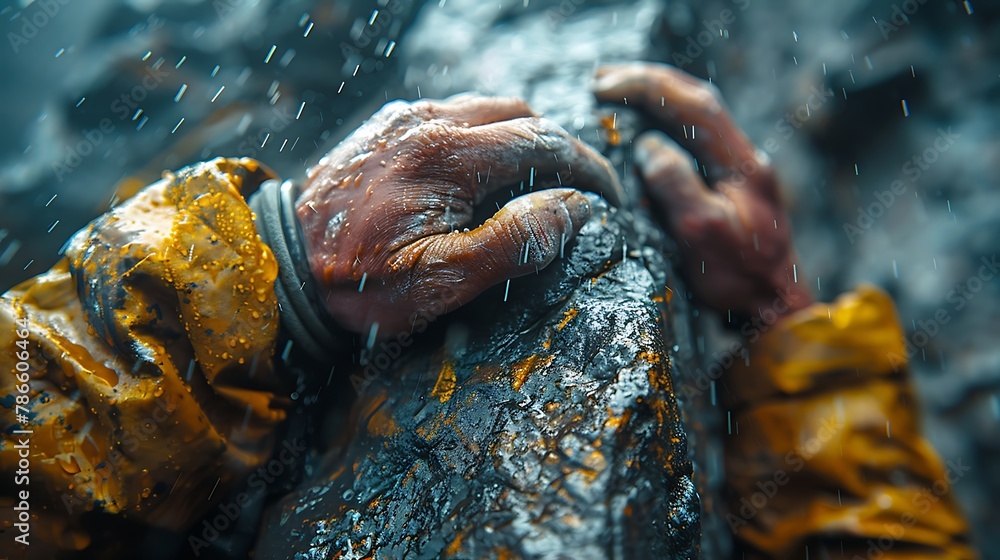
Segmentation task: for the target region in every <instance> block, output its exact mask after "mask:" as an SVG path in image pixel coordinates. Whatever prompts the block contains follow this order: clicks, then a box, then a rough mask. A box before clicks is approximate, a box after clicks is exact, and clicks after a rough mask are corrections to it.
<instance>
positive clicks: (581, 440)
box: [257, 197, 700, 558]
mask: <svg viewBox="0 0 1000 560" xmlns="http://www.w3.org/2000/svg"><path fill="white" fill-rule="evenodd" d="M592 201H593V205H594V208H595V212H594V216H593V217H592V218H591V220H590V221H589V222H588V223H587V225H586V226H584V228H583V230H582V232H581V233H580V235H579V236H578V238H577V239H576V240H574V241H572V242H570V244H568V245H567V246H566V256H565V258H564V259H561V260H559V261H557V262H556V263H554V264H552V265H550V266H549V267H548V268H546V269H544V270H543V271H541V272H540V273H539V274H538V275H537V276H528V277H524V278H520V279H515V280H514V281H512V282H511V284H510V286H509V288H508V287H507V286H498V287H497V288H496V289H493V290H491V291H490V292H487V293H486V294H485V295H484V296H482V297H481V298H480V299H479V300H477V301H476V302H474V303H472V304H470V305H468V306H467V307H466V308H463V310H461V311H459V312H458V313H457V314H454V315H448V316H447V317H444V318H442V319H440V320H439V321H438V323H437V324H435V325H434V326H433V327H432V328H431V329H430V330H428V332H427V333H426V334H424V335H418V338H417V341H416V342H415V343H414V345H413V348H412V350H410V351H408V352H406V353H405V355H404V356H403V357H402V358H400V360H399V361H398V362H397V363H396V364H395V365H393V366H392V367H391V368H390V369H389V371H387V372H385V373H384V374H382V375H379V376H376V377H374V379H373V380H371V381H370V382H368V383H367V384H366V386H365V387H364V389H363V390H362V392H361V394H360V396H359V398H358V401H357V405H356V409H355V411H354V412H353V413H352V414H351V417H352V422H353V426H352V427H351V428H349V429H348V433H350V434H352V435H351V436H350V437H351V439H350V441H349V442H347V443H346V444H345V446H344V447H343V448H342V450H340V451H339V452H337V451H334V452H331V454H329V455H328V456H327V458H326V459H325V463H324V465H322V466H321V467H320V468H319V470H318V471H317V473H316V475H315V476H314V477H313V478H312V479H310V480H307V481H305V483H304V484H303V485H302V486H301V487H300V489H299V490H297V491H296V492H295V493H293V494H292V495H290V496H288V497H287V498H285V499H283V500H282V501H281V502H280V504H279V505H278V507H276V508H274V509H272V510H271V511H270V513H269V515H268V518H267V521H266V524H265V526H264V529H263V531H262V533H261V534H262V537H261V540H260V542H259V543H258V548H257V557H259V558H288V557H291V553H290V552H289V551H293V552H294V554H295V556H294V557H295V558H330V557H333V558H355V557H357V558H361V557H373V558H403V557H406V558H436V557H449V558H539V557H545V558H640V557H659V558H692V557H696V556H697V554H698V540H699V537H700V534H699V500H698V496H697V493H696V491H695V489H694V485H693V484H692V482H691V479H690V476H691V463H690V460H689V458H688V450H687V443H686V438H685V435H684V430H683V428H682V426H681V422H680V417H679V412H678V409H677V403H676V401H675V399H674V397H673V382H672V380H671V371H670V370H671V364H672V362H673V361H674V360H675V359H676V357H675V352H674V351H673V350H672V349H673V348H674V344H675V342H674V340H673V338H672V334H671V327H670V322H669V316H670V315H669V310H668V307H667V306H668V303H667V302H668V301H669V300H670V299H671V298H672V297H673V294H672V291H671V290H669V289H666V288H665V287H666V286H667V285H668V283H669V282H670V281H669V280H668V274H669V272H668V267H667V265H666V262H665V261H664V260H663V258H662V257H661V254H660V249H661V247H660V243H661V240H660V239H659V236H658V233H657V232H656V230H655V228H654V227H653V226H652V225H651V224H650V223H649V222H647V221H645V220H642V219H640V218H638V217H636V216H634V215H632V214H629V213H627V212H624V211H614V210H608V209H607V207H606V206H605V205H604V203H603V202H602V201H600V200H599V199H597V198H596V197H592ZM485 318H489V320H484V319H485ZM416 328H417V329H419V330H422V329H421V328H420V324H419V323H417V327H416ZM419 330H418V332H419ZM377 348H378V349H376V350H375V351H374V352H373V355H372V358H371V362H372V363H373V364H381V363H382V362H383V361H387V360H386V359H385V358H387V357H388V358H391V357H393V355H394V354H395V355H398V354H399V352H398V348H399V347H398V346H395V347H394V346H393V343H389V344H388V345H377ZM369 377H372V376H369Z"/></svg>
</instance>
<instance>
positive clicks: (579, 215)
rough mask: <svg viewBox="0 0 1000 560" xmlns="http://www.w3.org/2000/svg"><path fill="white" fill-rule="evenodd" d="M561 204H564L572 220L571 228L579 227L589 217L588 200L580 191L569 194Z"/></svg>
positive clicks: (576, 228)
mask: <svg viewBox="0 0 1000 560" xmlns="http://www.w3.org/2000/svg"><path fill="white" fill-rule="evenodd" d="M563 204H565V205H566V209H567V210H568V211H569V218H570V220H571V221H572V222H573V229H574V230H578V229H580V227H581V226H583V224H585V223H586V222H587V220H589V219H590V212H591V208H590V201H589V200H587V196H586V195H584V194H583V193H580V192H574V193H573V194H572V195H570V196H569V198H567V199H566V200H565V201H563Z"/></svg>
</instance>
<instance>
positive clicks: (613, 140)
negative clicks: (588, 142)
mask: <svg viewBox="0 0 1000 560" xmlns="http://www.w3.org/2000/svg"><path fill="white" fill-rule="evenodd" d="M617 125H618V123H617V118H616V116H615V115H611V116H610V117H604V118H602V119H601V126H602V127H604V132H605V134H606V136H607V139H608V144H611V145H612V146H617V145H618V144H621V143H622V134H621V132H620V131H619V130H618V126H617Z"/></svg>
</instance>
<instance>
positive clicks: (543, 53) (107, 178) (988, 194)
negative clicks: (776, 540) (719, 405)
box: [0, 0, 1000, 557]
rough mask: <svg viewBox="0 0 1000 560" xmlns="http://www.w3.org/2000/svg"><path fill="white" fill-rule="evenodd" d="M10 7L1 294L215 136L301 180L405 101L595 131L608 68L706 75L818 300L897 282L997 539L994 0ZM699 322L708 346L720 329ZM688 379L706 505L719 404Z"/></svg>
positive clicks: (58, 1) (973, 499) (452, 0)
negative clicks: (523, 107) (373, 119)
mask: <svg viewBox="0 0 1000 560" xmlns="http://www.w3.org/2000/svg"><path fill="white" fill-rule="evenodd" d="M0 15H2V16H3V17H2V21H3V24H2V25H3V32H4V42H3V44H2V45H0V53H2V54H0V72H2V73H3V75H4V76H6V78H7V80H6V82H5V84H4V85H3V86H2V87H0V115H2V117H3V119H4V122H5V123H6V124H5V131H6V134H4V135H2V136H0V289H6V288H8V287H10V286H12V285H13V284H15V283H16V282H18V281H20V280H22V279H24V278H26V277H28V276H30V275H33V274H37V273H39V272H41V271H42V270H44V269H45V268H46V267H47V266H49V265H50V264H51V263H52V262H54V261H55V260H56V259H57V258H58V251H59V248H60V247H61V245H62V243H63V242H65V240H66V239H67V238H68V237H69V235H71V234H72V233H73V232H74V231H75V230H76V229H78V228H79V227H81V226H83V225H84V224H85V223H86V222H87V221H89V220H90V219H92V218H93V217H95V216H96V215H98V214H99V213H101V212H103V211H104V210H105V209H107V208H108V206H109V205H110V204H113V202H114V201H115V196H116V192H117V193H118V196H126V195H127V194H128V192H129V191H131V190H133V189H135V188H136V187H137V186H141V185H144V184H146V183H148V182H151V181H152V180H155V179H156V178H158V177H159V174H160V173H161V172H162V171H163V170H164V169H171V168H176V167H179V166H182V165H185V164H187V163H190V162H192V161H197V160H201V159H205V158H209V157H213V156H215V155H228V156H233V155H235V156H249V157H256V158H259V159H261V160H263V161H264V162H266V163H267V164H268V165H270V166H272V167H274V168H275V169H276V170H277V171H278V173H279V174H281V175H283V176H288V177H294V176H296V175H300V174H301V173H302V172H303V171H304V169H305V168H306V167H307V166H308V165H310V164H311V163H314V162H315V161H316V160H317V159H318V157H319V156H320V155H321V154H322V153H323V152H324V151H325V150H326V149H327V148H328V147H329V146H331V145H332V144H333V143H335V142H336V141H337V140H338V139H339V138H342V137H343V136H344V135H346V134H347V133H348V132H349V131H350V130H352V129H353V128H354V126H356V124H357V123H358V122H360V120H362V119H363V118H364V117H366V116H367V115H369V114H371V112H373V111H374V110H375V109H376V108H377V107H378V106H380V105H381V104H382V103H384V102H385V101H386V100H387V99H392V98H400V97H401V98H407V99H415V98H417V97H420V96H441V95H446V94H449V93H452V92H455V91H460V90H466V89H476V90H479V91H482V92H486V93H499V94H517V95H522V96H525V97H526V98H528V99H529V101H531V102H532V104H533V105H534V106H535V107H536V109H538V110H539V111H542V112H544V113H546V114H547V115H548V116H550V117H552V118H554V119H556V120H557V121H559V122H560V123H561V124H563V125H564V126H566V127H567V128H568V129H569V130H571V131H574V132H577V133H579V134H580V136H581V138H583V139H584V140H586V141H588V142H593V143H595V144H598V145H602V144H601V143H602V142H603V138H602V137H601V135H600V133H599V129H598V127H597V126H596V125H595V122H596V120H595V119H596V117H595V115H594V113H593V112H592V108H593V107H592V105H591V103H592V102H591V101H589V97H588V96H587V94H586V93H585V90H584V88H585V85H586V76H587V75H588V74H589V71H590V70H591V69H592V68H593V67H594V66H595V65H596V64H597V63H598V62H602V61H614V60H627V59H631V58H653V59H659V60H664V61H668V62H673V63H675V64H677V65H678V66H681V67H683V68H685V69H686V70H688V71H690V72H693V73H695V74H697V75H700V76H702V77H705V78H710V79H712V81H713V82H715V83H716V84H717V85H718V86H719V87H720V88H721V89H722V91H723V93H724V94H725V96H726V99H727V100H728V102H729V105H730V106H731V108H732V109H733V112H734V113H735V115H736V118H737V120H738V121H739V122H740V123H741V124H742V125H743V126H744V127H745V128H746V129H747V131H748V132H749V134H750V136H751V137H752V138H753V139H754V140H756V141H757V142H758V145H761V146H764V145H768V146H770V147H771V148H770V149H769V152H770V153H771V157H772V158H773V159H774V161H775V162H776V164H777V165H778V167H779V168H780V169H781V172H782V175H783V177H784V179H785V183H786V187H787V188H786V195H787V198H788V202H789V206H790V208H791V210H792V215H793V217H794V219H795V222H796V228H797V229H796V233H797V240H798V247H799V250H800V253H801V254H802V258H803V266H802V270H801V271H800V274H799V277H800V281H806V282H809V283H810V284H811V285H812V286H813V289H814V293H815V294H816V295H817V296H818V297H819V298H821V299H824V300H830V299H832V298H834V297H836V295H837V294H839V293H841V292H843V291H845V290H848V289H850V288H851V287H852V286H855V285H857V284H858V283H860V282H873V283H876V284H878V285H880V286H882V287H884V288H885V289H887V290H888V291H889V292H890V293H891V294H892V295H893V297H894V298H895V299H896V301H897V303H898V305H899V313H900V319H901V321H902V322H903V324H904V325H905V326H906V327H907V329H908V335H909V340H910V342H911V345H912V350H913V358H912V362H913V364H914V371H915V374H916V375H915V377H916V379H917V383H918V387H919V392H920V395H921V397H922V400H923V406H924V408H925V411H926V418H927V423H926V430H927V433H928V434H929V436H930V438H931V439H932V441H933V443H934V444H935V445H936V447H937V449H938V450H939V451H940V452H941V453H942V455H944V457H945V458H946V459H948V460H950V461H952V462H953V463H954V464H958V465H963V466H968V467H969V469H968V470H967V471H963V473H964V474H963V476H962V478H961V480H960V481H959V482H958V483H957V484H956V485H955V486H954V488H953V489H952V491H954V492H957V493H958V495H959V497H960V500H961V502H962V503H963V504H964V506H965V508H966V511H967V513H968V514H969V516H970V518H971V519H972V521H973V524H974V526H975V530H976V538H977V543H978V544H979V545H980V547H981V549H982V550H983V555H984V557H998V556H996V553H995V552H993V551H995V550H997V545H1000V537H998V535H1000V530H998V529H1000V513H998V509H997V508H998V506H996V505H995V504H997V503H1000V468H998V467H996V466H995V465H996V464H997V460H998V459H1000V457H998V455H1000V437H998V436H1000V425H998V420H1000V345H997V344H996V343H995V342H994V338H995V337H996V335H995V333H997V332H1000V328H998V327H1000V325H998V322H1000V319H998V317H1000V314H998V313H997V307H998V302H1000V298H998V297H997V295H998V292H1000V278H997V277H996V272H994V271H993V268H991V267H992V266H994V265H993V262H994V260H993V259H994V258H995V257H996V256H997V252H998V251H1000V246H998V244H997V243H996V242H995V241H994V237H993V236H994V235H996V232H997V231H998V230H1000V192H998V190H997V182H998V177H1000V173H998V171H1000V170H998V166H1000V157H998V156H1000V153H998V152H1000V140H998V138H1000V136H998V134H997V132H998V130H997V129H998V128H1000V118H998V113H997V102H998V97H1000V58H998V55H1000V52H998V51H1000V6H998V5H997V4H996V3H993V2H987V1H986V0H969V1H955V0H923V1H921V0H905V1H903V0H880V1H874V0H844V1H840V2H829V3H817V2H809V1H806V0H800V1H796V2H785V1H779V0H703V1H696V0H670V1H669V2H659V1H654V0H641V1H623V2H608V1H596V0H593V1H590V0H561V1H559V0H547V1H544V0H512V1H510V2H491V3H480V2H473V1H472V0H430V1H429V2H427V3H423V2H419V1H412V0H378V1H375V0H364V1H356V2H346V1H335V0H328V1H322V2H320V1H316V0H256V1H255V0H207V1H198V0H120V1H112V0H87V1H84V0H37V1H34V2H31V1H25V0H22V1H20V2H13V3H11V2H8V3H6V4H3V5H0ZM525 76H533V77H536V78H544V79H532V80H526V79H525ZM623 114H624V113H623ZM625 125H626V126H627V125H628V122H627V117H625ZM769 140H771V142H770V143H768V141H769ZM612 155H613V156H615V154H612ZM626 155H627V154H624V155H623V154H621V153H619V154H618V155H617V156H615V157H619V158H622V159H621V161H623V162H624V161H625V156H626ZM627 171H628V169H623V172H627ZM983 259H985V261H984V260H983ZM984 262H985V263H988V264H989V266H986V265H985V264H984ZM694 319H695V325H696V331H697V332H700V333H702V334H701V335H698V336H696V337H695V338H693V339H691V340H690V342H691V344H690V346H691V347H693V348H694V350H695V351H697V352H698V353H699V354H700V355H701V356H702V359H703V360H706V361H707V360H710V359H711V358H712V355H713V352H714V349H715V348H718V347H719V344H720V342H721V341H722V340H723V339H724V337H725V333H723V332H722V331H721V329H720V328H719V318H717V317H713V316H706V315H701V316H697V314H696V316H695V317H694ZM675 381H676V382H677V383H678V384H679V386H680V387H681V388H682V389H683V387H684V386H685V380H684V379H678V380H675ZM679 397H680V399H681V401H682V403H681V405H682V408H686V410H685V413H686V414H687V416H688V418H687V420H688V424H689V431H690V432H694V439H695V440H697V441H696V445H695V451H696V460H695V469H696V475H697V476H698V477H700V478H699V480H700V481H701V483H702V484H701V485H703V488H702V490H703V494H704V496H703V498H708V499H707V500H705V502H706V503H710V502H711V492H712V487H713V484H715V483H716V482H717V480H718V477H719V475H720V473H719V472H718V467H717V461H716V460H715V459H714V457H715V454H714V453H713V449H715V447H714V445H713V443H712V441H711V438H710V437H709V436H710V434H712V433H713V430H716V431H717V428H718V426H717V424H715V423H714V422H716V420H715V418H717V416H716V415H713V414H712V410H711V406H712V405H711V401H710V399H709V400H707V402H706V398H705V397H704V396H701V397H692V398H687V399H686V400H685V395H683V394H681V395H679ZM723 428H724V426H723ZM698 433H703V434H705V436H703V437H702V438H701V439H700V440H698V439H697V434H698ZM963 468H964V467H963ZM704 522H705V524H706V526H705V531H706V540H711V541H722V540H724V537H725V534H726V531H727V529H726V528H725V527H724V526H721V527H716V528H715V529H713V528H712V526H711V524H710V521H709V520H707V519H706V520H704ZM716 530H717V531H718V532H717V533H713V531H716ZM712 535H717V537H718V538H717V539H716V538H714V537H712Z"/></svg>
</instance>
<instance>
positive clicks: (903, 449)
mask: <svg viewBox="0 0 1000 560" xmlns="http://www.w3.org/2000/svg"><path fill="white" fill-rule="evenodd" d="M271 178H273V174H272V173H271V172H270V171H268V170H267V169H265V168H264V167H263V166H262V165H260V164H259V163H257V162H255V161H253V160H248V159H242V160H233V159H216V160H214V161H211V162H206V163H203V164H199V165H196V166H193V167H191V168H188V169H185V170H182V171H180V172H179V173H178V174H176V175H173V174H168V175H166V176H165V177H164V180H162V181H160V182H158V183H155V184H154V185H151V186H149V187H147V188H146V189H144V190H142V191H141V192H140V193H139V194H137V195H136V196H134V197H133V198H131V199H129V200H128V201H127V202H125V203H123V204H121V205H120V206H118V207H116V208H115V209H113V210H112V211H110V212H108V213H107V214H105V215H104V216H102V217H100V218H98V219H97V220H95V221H94V222H93V223H92V224H91V225H90V226H89V227H88V228H86V229H84V230H82V231H81V232H79V233H78V234H77V235H76V236H75V237H74V238H73V239H72V240H71V242H70V243H69V244H68V246H67V249H66V252H65V258H64V259H63V260H61V261H60V262H59V263H58V264H56V265H55V266H54V267H53V268H52V269H51V270H49V271H48V272H46V273H45V274H42V275H40V276H38V277H36V278H34V279H32V280H29V281H27V282H25V283H23V284H21V285H20V286H17V287H16V288H14V289H12V290H11V291H9V292H8V293H6V294H5V295H4V296H3V297H2V298H0V405H2V406H0V428H2V429H3V436H2V440H0V471H2V475H0V476H2V478H0V511H2V513H0V519H2V522H0V528H2V529H3V533H0V538H2V539H4V542H3V543H2V544H0V551H12V552H14V551H16V552H17V553H18V554H20V553H23V552H27V555H28V556H29V557H32V558H46V559H48V558H55V557H57V554H59V553H60V551H74V550H81V549H83V548H85V547H86V546H87V545H88V544H89V542H90V540H91V538H92V535H91V534H90V533H89V532H88V531H87V530H86V529H85V527H84V525H85V524H84V523H83V521H82V519H81V518H82V516H83V515H84V514H85V513H87V512H94V511H97V512H104V513H106V514H111V515H116V516H123V517H127V518H130V519H133V520H135V521H137V522H139V523H142V524H145V525H150V526H156V527H161V528H165V529H168V530H173V531H184V530H186V529H187V528H189V527H190V525H191V524H192V523H194V522H195V521H197V520H198V519H199V517H200V516H202V515H203V514H205V513H206V512H207V511H208V510H209V508H211V507H212V506H213V505H215V504H216V503H217V502H218V500H219V499H221V498H222V497H223V496H225V495H226V493H227V492H228V491H229V490H232V489H233V488H234V487H235V486H236V485H238V484H241V483H242V481H245V480H246V478H247V476H248V474H249V473H250V472H251V471H253V470H254V469H256V468H258V467H260V466H261V465H262V464H263V463H264V461H266V460H267V458H268V457H269V455H270V454H271V452H272V448H273V447H274V444H275V428H276V427H277V426H278V424H279V423H280V422H282V420H284V418H285V416H286V409H287V408H288V406H289V402H288V401H287V399H286V398H285V397H283V396H282V395H286V394H287V393H288V391H287V388H284V387H283V386H282V381H281V379H279V377H278V375H277V373H276V368H275V365H274V363H273V356H274V350H275V341H276V338H277V336H278V311H277V304H276V299H275V291H274V282H275V278H276V276H277V272H278V270H277V268H278V265H277V263H276V261H275V258H274V255H273V254H272V252H271V250H270V249H269V247H268V246H267V245H266V244H264V243H263V242H262V241H261V239H260V237H259V236H258V235H257V231H256V230H255V228H254V217H253V213H252V212H251V210H250V208H249V207H248V206H247V204H246V203H245V201H244V197H245V196H247V195H248V194H249V193H250V192H251V191H253V190H254V189H255V188H256V187H257V186H259V185H260V184H261V183H262V182H263V181H265V180H267V179H271ZM902 344H903V335H902V332H901V331H900V328H899V326H898V324H897V323H896V319H895V317H894V311H893V306H892V303H891V301H890V300H889V299H888V297H887V296H885V295H884V294H882V293H881V292H878V291H876V290H874V289H870V288H864V289H861V290H859V291H858V292H857V293H856V294H850V295H847V296H845V297H843V298H841V299H840V300H839V301H838V302H837V303H836V304H834V305H831V306H827V305H816V306H814V307H812V308H810V309H808V310H805V311H802V312H800V313H799V314H797V315H795V316H794V317H790V318H787V319H785V320H783V321H781V322H779V323H778V324H776V325H774V326H773V327H772V328H771V329H770V330H769V331H768V332H765V333H764V334H763V336H762V337H761V339H760V340H759V341H758V342H757V343H756V344H754V345H752V349H751V358H750V361H749V365H748V366H740V367H739V368H737V369H735V370H733V371H731V372H729V374H728V377H727V378H726V386H727V388H728V391H729V392H728V393H727V397H728V399H729V402H728V403H727V405H728V407H729V409H730V410H732V411H733V412H732V416H733V422H734V424H735V429H734V430H733V434H732V435H731V436H730V437H729V438H728V440H727V446H726V468H727V472H728V474H727V476H728V481H729V490H730V496H731V499H732V503H731V508H730V512H729V514H728V515H727V522H729V524H730V526H731V527H733V529H734V533H735V535H736V537H737V541H738V544H739V545H740V547H741V548H742V549H743V550H742V552H743V553H745V556H740V554H738V555H737V557H745V558H807V557H809V558H824V557H826V556H823V554H824V552H825V553H826V554H828V556H829V557H848V558H853V557H854V555H855V554H857V555H859V556H860V557H862V558H869V559H871V560H875V559H876V558H883V559H888V558H925V557H926V558H972V557H974V554H973V552H972V551H971V550H970V548H969V547H968V545H967V544H966V541H965V533H966V532H967V527H966V524H965V522H964V520H963V518H962V516H961V513H960V512H959V510H958V508H957V507H956V505H955V503H954V500H953V497H952V495H951V493H949V492H947V490H946V488H945V490H944V491H942V492H940V493H939V492H938V491H939V490H941V489H942V484H950V483H952V482H954V478H953V477H954V473H951V471H949V470H947V469H946V468H945V467H944V466H943V465H942V464H941V461H940V459H938V458H937V456H936V455H935V454H934V452H933V451H932V450H931V449H930V447H929V446H928V444H927V443H926V442H925V441H924V440H923V439H921V437H920V436H919V433H918V426H917V421H916V406H915V404H914V400H913V392H912V389H911V388H910V385H909V383H908V381H907V377H906V372H905V370H903V369H901V368H900V362H898V359H899V358H900V357H901V356H902V355H903V347H902ZM25 465H26V466H27V468H26V469H25V468H23V467H24V466H25ZM19 471H27V473H26V475H24V476H23V478H19V476H21V475H18V474H17V473H18V472H19ZM779 473H780V474H779ZM950 474H951V475H952V477H951V478H950V477H949V475H950ZM940 481H945V482H944V483H941V482H940ZM22 492H27V495H26V496H27V498H26V499H22V496H24V494H22ZM213 498H214V500H213ZM21 502H26V503H27V505H28V507H27V509H24V508H21V509H18V508H19V505H22V504H21ZM745 504H746V505H745ZM21 511H24V512H25V513H24V514H23V515H26V516H27V518H28V520H29V523H28V525H30V534H29V538H30V543H31V545H30V548H27V549H24V550H17V548H14V547H20V545H15V544H14V538H15V537H17V536H19V535H21V534H22V533H21V531H20V529H19V528H18V526H17V525H16V524H17V523H18V522H19V519H18V516H19V515H22V513H21ZM907 515H909V517H907ZM869 542H874V543H875V545H874V546H877V547H880V548H878V549H877V551H876V552H878V553H879V554H878V555H877V556H871V555H869V554H871V553H870V552H869V551H868V547H869ZM883 546H884V548H883ZM807 550H808V552H807ZM807 553H808V556H807Z"/></svg>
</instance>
